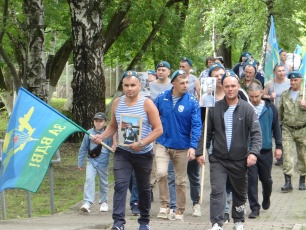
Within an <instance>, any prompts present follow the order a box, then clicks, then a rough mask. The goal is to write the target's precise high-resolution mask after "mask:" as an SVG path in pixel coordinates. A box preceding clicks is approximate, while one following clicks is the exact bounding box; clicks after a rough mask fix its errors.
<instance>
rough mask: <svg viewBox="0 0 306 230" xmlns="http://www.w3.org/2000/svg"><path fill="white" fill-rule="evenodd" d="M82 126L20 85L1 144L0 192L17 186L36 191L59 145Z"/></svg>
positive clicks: (80, 129) (79, 130) (81, 130)
mask: <svg viewBox="0 0 306 230" xmlns="http://www.w3.org/2000/svg"><path fill="white" fill-rule="evenodd" d="M74 132H86V133H87V131H86V130H84V129H83V128H81V127H80V126H78V125H77V124H75V123H74V122H73V121H71V120H69V119H68V118H67V117H65V116H64V115H62V114H61V113H59V112H58V111H56V110H55V109H53V108H52V107H50V106H49V105H48V104H46V103H45V102H43V101H42V100H40V99H39V98H37V97H36V96H34V95H33V94H31V93H30V92H28V91H27V90H25V89H24V88H20V89H19V91H18V97H17V100H16V103H15V105H14V109H13V112H12V115H11V117H10V121H9V124H8V128H7V131H6V134H5V139H4V144H3V155H2V165H1V171H0V192H1V191H2V190H4V189H7V188H21V189H25V190H29V191H31V192H37V190H38V188H39V186H40V184H41V182H42V181H43V179H44V177H45V175H46V173H47V171H48V168H49V164H50V162H51V160H52V158H53V155H54V154H55V152H56V150H57V149H58V148H59V146H60V145H61V144H62V143H63V142H64V141H65V139H66V138H67V137H69V136H70V135H71V134H72V133H74Z"/></svg>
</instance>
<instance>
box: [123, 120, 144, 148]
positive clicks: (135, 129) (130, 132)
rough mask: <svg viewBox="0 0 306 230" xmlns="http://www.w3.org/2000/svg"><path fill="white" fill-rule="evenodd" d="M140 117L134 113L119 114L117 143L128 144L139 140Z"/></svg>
mask: <svg viewBox="0 0 306 230" xmlns="http://www.w3.org/2000/svg"><path fill="white" fill-rule="evenodd" d="M141 130H142V117H141V116H138V115H134V114H121V115H120V126H119V132H118V145H121V146H128V145H130V144H132V143H134V142H139V141H140V140H141Z"/></svg>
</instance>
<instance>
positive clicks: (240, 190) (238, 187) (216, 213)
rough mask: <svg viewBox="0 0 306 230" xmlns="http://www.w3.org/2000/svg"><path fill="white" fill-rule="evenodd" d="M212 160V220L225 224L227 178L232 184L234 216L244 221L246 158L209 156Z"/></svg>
mask: <svg viewBox="0 0 306 230" xmlns="http://www.w3.org/2000/svg"><path fill="white" fill-rule="evenodd" d="M209 162H210V184H211V193H210V221H211V223H212V224H215V223H218V224H219V225H220V226H223V222H224V220H223V217H224V210H225V203H226V189H225V187H226V180H227V177H228V178H229V179H230V182H231V185H232V195H233V204H232V218H233V219H234V222H240V221H241V222H244V212H245V203H246V198H247V185H248V184H247V166H246V159H243V160H240V161H232V160H224V159H220V158H217V157H215V156H214V155H213V154H211V155H210V156H209Z"/></svg>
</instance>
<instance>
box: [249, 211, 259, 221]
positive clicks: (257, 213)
mask: <svg viewBox="0 0 306 230" xmlns="http://www.w3.org/2000/svg"><path fill="white" fill-rule="evenodd" d="M258 216H259V210H258V209H254V210H252V212H251V213H250V215H249V218H250V219H256V218H257V217H258Z"/></svg>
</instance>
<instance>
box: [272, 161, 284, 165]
mask: <svg viewBox="0 0 306 230" xmlns="http://www.w3.org/2000/svg"><path fill="white" fill-rule="evenodd" d="M274 165H276V166H282V165H283V160H277V161H276V162H275V164H274Z"/></svg>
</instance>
